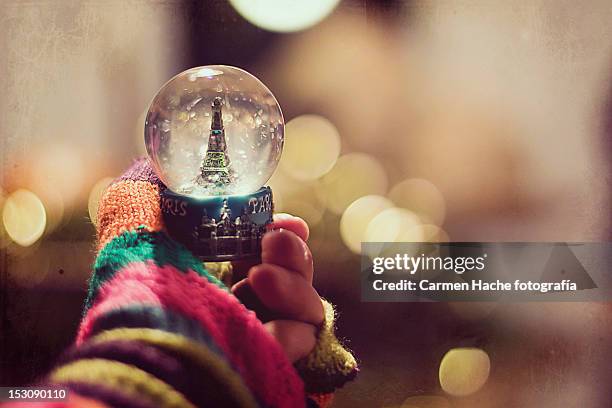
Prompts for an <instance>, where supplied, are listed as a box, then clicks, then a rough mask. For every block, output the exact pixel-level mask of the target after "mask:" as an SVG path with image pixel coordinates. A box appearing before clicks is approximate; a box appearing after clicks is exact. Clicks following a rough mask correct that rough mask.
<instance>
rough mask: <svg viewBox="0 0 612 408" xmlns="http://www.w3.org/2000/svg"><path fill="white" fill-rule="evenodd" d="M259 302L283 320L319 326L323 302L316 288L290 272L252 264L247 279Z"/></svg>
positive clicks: (275, 267)
mask: <svg viewBox="0 0 612 408" xmlns="http://www.w3.org/2000/svg"><path fill="white" fill-rule="evenodd" d="M247 280H248V283H249V285H250V287H251V288H252V290H253V292H254V293H255V295H256V296H257V298H258V299H259V300H260V301H261V303H262V304H263V305H264V306H265V307H266V308H268V309H269V310H271V311H272V312H273V313H275V314H277V315H278V316H280V317H282V318H284V319H292V320H299V321H302V322H306V323H312V324H314V325H319V324H321V322H323V304H322V303H321V298H319V295H318V294H317V291H316V290H315V289H314V288H313V287H312V285H311V284H310V283H308V282H307V281H306V280H305V279H303V278H302V277H301V276H300V275H298V274H296V273H295V272H293V271H289V270H287V269H285V268H283V267H280V266H278V265H273V264H261V265H257V266H254V267H253V268H251V270H250V271H249V276H248V278H247Z"/></svg>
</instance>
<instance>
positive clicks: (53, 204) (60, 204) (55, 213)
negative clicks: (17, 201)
mask: <svg viewBox="0 0 612 408" xmlns="http://www.w3.org/2000/svg"><path fill="white" fill-rule="evenodd" d="M32 192H33V193H34V194H36V195H37V196H38V198H40V200H41V201H42V203H43V205H44V207H45V212H46V214H47V226H46V228H45V234H49V233H50V232H52V231H53V230H55V229H56V228H58V227H59V226H60V225H61V224H62V221H65V220H66V218H69V217H67V216H66V207H65V204H64V199H63V197H62V194H61V193H60V191H59V190H58V189H57V188H55V186H54V185H53V184H41V183H37V184H36V185H33V186H32Z"/></svg>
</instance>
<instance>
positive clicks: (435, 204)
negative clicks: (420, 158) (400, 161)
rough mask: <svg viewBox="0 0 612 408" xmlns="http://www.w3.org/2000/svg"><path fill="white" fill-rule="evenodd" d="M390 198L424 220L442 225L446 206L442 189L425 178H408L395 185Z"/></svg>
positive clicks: (390, 192)
mask: <svg viewBox="0 0 612 408" xmlns="http://www.w3.org/2000/svg"><path fill="white" fill-rule="evenodd" d="M388 196H389V198H390V199H391V201H393V202H394V203H395V205H396V206H398V207H402V208H406V209H408V210H410V211H412V212H414V213H416V214H417V215H418V216H419V217H420V218H421V219H422V220H423V222H427V223H431V224H434V225H442V223H443V222H444V215H445V212H446V206H445V203H444V197H443V196H442V193H441V192H440V190H439V189H438V188H437V187H436V186H435V185H434V184H433V183H431V182H430V181H427V180H424V179H416V178H414V179H407V180H404V181H401V182H399V183H397V184H396V185H394V186H393V187H392V188H391V190H390V191H389V195H388Z"/></svg>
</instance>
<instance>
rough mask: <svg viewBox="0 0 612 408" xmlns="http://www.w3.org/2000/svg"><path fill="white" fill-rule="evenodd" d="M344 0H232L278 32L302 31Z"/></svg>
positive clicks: (255, 22)
mask: <svg viewBox="0 0 612 408" xmlns="http://www.w3.org/2000/svg"><path fill="white" fill-rule="evenodd" d="M339 2H340V0H318V1H287V0H230V3H231V5H232V6H234V9H236V11H237V12H238V13H239V14H240V15H241V16H242V17H244V18H245V19H246V20H247V21H249V22H250V23H251V24H253V25H255V26H257V27H260V28H263V29H264V30H269V31H277V32H291V31H300V30H304V29H306V28H309V27H312V26H313V25H315V24H317V23H318V22H320V21H321V20H323V19H324V18H325V17H327V16H328V15H329V14H330V13H331V12H332V11H333V10H334V8H335V7H336V6H337V5H338V3H339Z"/></svg>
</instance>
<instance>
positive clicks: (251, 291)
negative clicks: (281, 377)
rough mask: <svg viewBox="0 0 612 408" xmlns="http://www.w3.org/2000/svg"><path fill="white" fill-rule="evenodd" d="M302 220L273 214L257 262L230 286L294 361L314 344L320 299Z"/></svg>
mask: <svg viewBox="0 0 612 408" xmlns="http://www.w3.org/2000/svg"><path fill="white" fill-rule="evenodd" d="M308 234H309V231H308V225H307V224H306V222H304V220H302V219H301V218H298V217H294V216H291V215H289V214H277V215H275V217H274V222H273V224H272V226H271V231H269V232H267V233H266V234H265V235H264V237H263V240H262V253H261V264H259V265H255V266H252V267H251V268H250V269H248V272H247V275H246V278H244V279H242V280H240V281H238V282H237V283H236V284H234V285H233V286H232V292H233V293H234V294H235V295H236V296H237V297H238V298H239V299H241V300H242V301H243V303H244V304H245V305H247V307H249V308H251V309H253V310H254V311H255V312H256V313H257V315H258V316H259V317H260V319H262V320H263V321H264V327H265V328H266V330H268V332H269V333H270V334H272V336H274V337H275V338H276V340H277V341H278V342H279V343H280V345H281V346H282V347H283V349H284V350H285V353H286V354H287V356H288V358H289V360H291V361H292V362H295V361H297V360H299V359H301V358H303V357H305V356H307V355H308V354H309V353H310V351H311V350H312V349H313V348H314V346H315V343H316V334H317V327H318V326H319V325H320V324H321V323H322V322H323V305H322V303H321V299H320V298H319V295H318V294H317V291H316V290H315V289H314V288H313V286H312V278H313V263H312V254H311V253H310V249H309V248H308V245H306V240H307V239H308Z"/></svg>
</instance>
